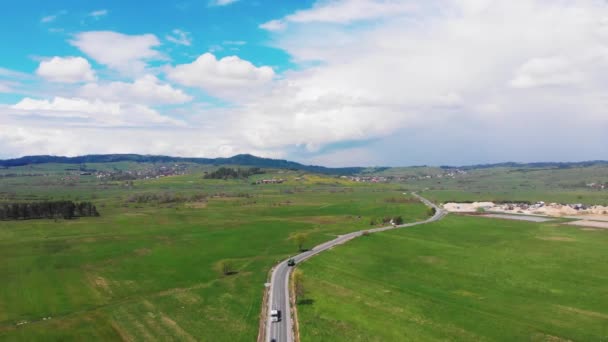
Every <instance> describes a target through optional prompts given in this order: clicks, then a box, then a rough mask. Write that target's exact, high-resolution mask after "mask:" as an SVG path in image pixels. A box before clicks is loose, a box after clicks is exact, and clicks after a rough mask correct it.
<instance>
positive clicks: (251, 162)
mask: <svg viewBox="0 0 608 342" xmlns="http://www.w3.org/2000/svg"><path fill="white" fill-rule="evenodd" d="M124 161H130V162H137V163H195V164H203V165H240V166H251V167H265V168H275V169H293V170H302V171H307V172H314V173H323V174H332V175H342V174H355V173H359V172H361V171H362V170H363V169H364V168H362V167H339V168H330V167H324V166H316V165H304V164H300V163H296V162H292V161H288V160H283V159H270V158H261V157H256V156H252V155H250V154H239V155H236V156H233V157H230V158H182V157H169V156H151V155H140V154H91V155H86V156H78V157H59V156H48V155H43V156H26V157H21V158H16V159H7V160H0V166H1V167H11V166H23V165H31V164H46V163H58V164H84V163H113V162H124Z"/></svg>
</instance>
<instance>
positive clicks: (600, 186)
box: [586, 183, 608, 190]
mask: <svg viewBox="0 0 608 342" xmlns="http://www.w3.org/2000/svg"><path fill="white" fill-rule="evenodd" d="M586 185H587V187H588V188H592V189H597V190H605V189H608V183H588V184H586Z"/></svg>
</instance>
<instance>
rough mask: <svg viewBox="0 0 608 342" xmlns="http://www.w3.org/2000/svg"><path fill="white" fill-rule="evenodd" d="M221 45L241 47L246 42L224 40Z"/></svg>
mask: <svg viewBox="0 0 608 342" xmlns="http://www.w3.org/2000/svg"><path fill="white" fill-rule="evenodd" d="M222 44H224V45H238V46H241V45H245V44H247V42H246V41H244V40H224V41H223V42H222Z"/></svg>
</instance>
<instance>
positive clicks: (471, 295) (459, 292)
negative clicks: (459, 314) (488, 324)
mask: <svg viewBox="0 0 608 342" xmlns="http://www.w3.org/2000/svg"><path fill="white" fill-rule="evenodd" d="M454 294H456V295H459V296H461V297H468V298H474V299H479V300H481V299H484V297H482V296H480V295H478V294H477V293H474V292H471V291H467V290H456V291H454Z"/></svg>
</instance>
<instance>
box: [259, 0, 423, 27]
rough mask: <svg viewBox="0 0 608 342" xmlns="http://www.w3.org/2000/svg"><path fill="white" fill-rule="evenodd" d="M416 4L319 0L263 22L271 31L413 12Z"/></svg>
mask: <svg viewBox="0 0 608 342" xmlns="http://www.w3.org/2000/svg"><path fill="white" fill-rule="evenodd" d="M414 8H415V6H414V5H413V4H412V3H411V1H402V0H329V1H319V2H317V3H316V4H315V5H314V6H313V7H312V8H310V9H306V10H301V11H297V12H295V13H293V14H290V15H288V16H286V17H284V18H282V19H275V20H271V21H269V22H266V23H264V24H262V25H260V28H263V29H266V30H269V31H279V30H282V29H284V28H285V27H287V24H288V23H314V22H316V23H332V24H348V23H351V22H356V21H361V20H374V19H380V18H385V17H394V16H397V15H401V14H404V13H410V12H412V11H413V10H414Z"/></svg>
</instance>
